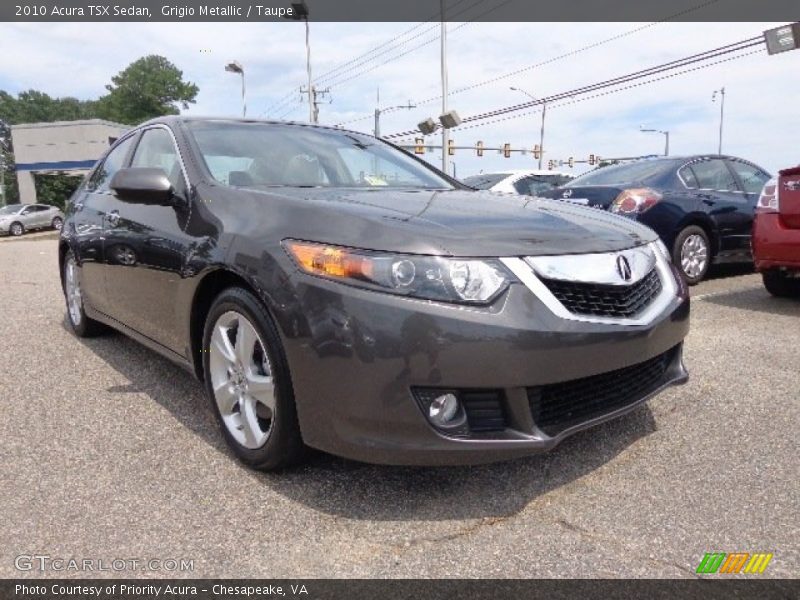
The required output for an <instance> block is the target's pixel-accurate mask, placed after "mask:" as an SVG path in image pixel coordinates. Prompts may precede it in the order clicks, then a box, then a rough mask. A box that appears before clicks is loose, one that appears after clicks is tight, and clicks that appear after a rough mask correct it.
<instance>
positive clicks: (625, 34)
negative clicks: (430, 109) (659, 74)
mask: <svg viewBox="0 0 800 600" xmlns="http://www.w3.org/2000/svg"><path fill="white" fill-rule="evenodd" d="M717 2H719V0H708V1H707V2H703V3H702V4H698V5H696V6H694V7H691V8H688V9H685V10H683V11H680V12H677V13H675V14H672V15H669V16H668V17H666V18H664V19H662V20H661V21H654V22H653V23H648V24H646V25H642V26H640V27H636V28H634V29H630V30H628V31H625V32H623V33H620V34H617V35H615V36H612V37H610V38H606V39H604V40H600V41H598V42H594V43H592V44H589V45H587V46H583V47H581V48H577V49H575V50H572V51H570V52H566V53H564V54H560V55H558V56H554V57H551V58H549V59H547V60H543V61H541V62H538V63H535V64H532V65H528V66H527V67H522V68H520V69H517V70H515V71H511V72H509V73H506V74H504V75H499V76H497V77H493V78H491V79H486V80H483V81H479V82H476V83H473V84H470V85H467V86H464V87H461V88H456V89H455V90H452V91H450V92H449V93H448V96H452V95H454V94H460V93H462V92H466V91H469V90H472V89H475V88H478V87H483V86H485V85H489V84H491V83H495V82H497V81H501V80H503V79H507V78H509V77H513V76H515V75H519V74H520V73H523V72H526V71H530V70H532V69H536V68H539V67H541V66H545V65H548V64H551V63H553V62H556V61H559V60H563V59H565V58H569V57H571V56H575V55H576V54H580V53H581V52H586V51H588V50H592V49H594V48H598V47H600V46H603V45H605V44H608V43H610V42H613V41H616V40H619V39H622V38H625V37H628V36H630V35H633V34H635V33H639V32H641V31H644V30H646V29H649V28H651V27H655V26H657V25H661V24H662V23H665V22H667V21H670V20H673V19H675V18H677V17H680V16H683V15H685V14H687V13H690V12H694V11H696V10H700V9H702V8H705V7H707V6H709V5H711V4H716V3H717ZM504 4H505V3H504ZM499 6H502V4H501V5H498V6H497V7H495V8H499ZM491 10H494V9H491ZM484 14H485V13H484ZM481 16H483V14H482V15H479V16H478V17H476V19H477V18H480V17H481ZM474 20H475V19H473V21H474ZM457 29H458V28H457ZM436 39H438V36H437V37H436V38H433V39H431V40H428V41H426V42H425V43H424V44H422V45H427V44H429V43H432V42H434V41H435V40H436ZM420 47H421V46H420ZM406 54H407V53H406ZM384 64H385V63H384ZM441 98H442V97H441V95H440V96H433V97H431V98H426V99H424V100H419V101H416V102H415V104H416V105H417V106H422V105H425V104H430V103H432V102H436V101H437V100H441ZM369 118H371V115H368V114H366V115H364V117H363V118H362V117H358V118H357V119H352V120H351V121H347V123H355V122H358V121H360V120H366V119H369ZM340 124H341V125H344V124H345V123H340Z"/></svg>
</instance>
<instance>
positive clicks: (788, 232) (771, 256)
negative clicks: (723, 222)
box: [753, 166, 800, 297]
mask: <svg viewBox="0 0 800 600" xmlns="http://www.w3.org/2000/svg"><path fill="white" fill-rule="evenodd" d="M753 257H754V259H755V265H756V270H758V271H760V272H761V276H762V277H763V279H764V287H766V288H767V291H768V292H769V293H770V294H772V295H774V296H794V297H798V296H800V166H797V167H794V168H791V169H785V170H783V171H780V173H779V174H778V177H777V178H776V179H770V180H769V181H768V182H767V184H766V185H765V186H764V190H763V191H762V192H761V197H760V198H759V199H758V205H757V206H756V217H755V222H754V224H753Z"/></svg>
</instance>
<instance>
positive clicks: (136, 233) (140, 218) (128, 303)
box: [105, 125, 191, 353]
mask: <svg viewBox="0 0 800 600" xmlns="http://www.w3.org/2000/svg"><path fill="white" fill-rule="evenodd" d="M131 167H155V168H160V169H163V170H164V172H165V173H166V174H167V176H168V177H169V180H170V182H171V183H172V187H173V189H174V193H175V194H176V195H178V196H181V197H182V198H184V199H186V198H188V186H187V181H186V178H185V174H184V170H183V167H182V163H181V160H180V155H179V153H178V149H177V147H176V145H175V141H174V138H173V136H172V133H171V132H170V130H169V129H167V128H166V127H165V126H162V125H158V126H154V127H151V128H149V129H145V130H144V132H143V133H142V136H141V138H140V140H139V143H138V144H137V146H136V149H135V150H134V154H133V158H132V159H131ZM111 212H112V213H113V218H112V220H109V221H108V224H107V225H106V231H105V237H106V241H105V257H106V285H107V286H108V289H109V293H110V296H111V298H112V300H113V303H114V308H113V310H114V313H113V314H112V316H113V317H114V318H115V319H117V320H119V321H121V322H123V323H124V324H126V325H127V326H128V327H131V328H132V329H135V330H136V331H138V332H139V333H141V334H142V335H145V336H147V337H148V338H150V339H152V340H154V341H156V342H158V343H160V344H161V345H163V346H166V347H167V348H169V349H171V350H174V351H176V352H179V353H182V352H183V344H182V341H181V337H180V335H179V331H180V327H179V326H181V325H183V321H182V320H181V318H182V317H181V316H180V315H177V314H176V311H175V299H176V295H177V292H178V288H179V286H180V281H181V278H182V276H183V265H184V261H185V257H186V254H187V247H188V246H189V244H190V242H191V238H190V236H189V235H187V234H186V233H184V230H185V228H186V222H187V219H188V216H189V210H188V209H187V208H186V205H185V204H181V203H168V204H167V205H158V204H151V203H147V202H142V201H141V200H136V199H133V198H129V197H125V196H124V195H123V194H115V195H114V196H113V207H112V211H111Z"/></svg>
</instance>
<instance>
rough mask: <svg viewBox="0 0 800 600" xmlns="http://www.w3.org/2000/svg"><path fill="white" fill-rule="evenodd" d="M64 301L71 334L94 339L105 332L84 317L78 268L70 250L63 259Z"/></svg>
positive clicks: (101, 327)
mask: <svg viewBox="0 0 800 600" xmlns="http://www.w3.org/2000/svg"><path fill="white" fill-rule="evenodd" d="M63 281H64V299H65V300H66V303H67V323H69V326H70V329H72V332H73V333H74V334H75V335H76V336H78V337H81V338H85V337H95V336H97V335H100V334H101V333H103V332H104V331H105V329H106V328H105V326H104V325H103V324H102V323H99V322H97V321H95V320H94V319H90V318H89V317H87V316H86V311H85V310H84V307H83V291H82V289H81V278H80V267H78V261H76V260H75V255H74V254H73V253H72V250H70V251H69V252H67V254H66V256H65V257H64V274H63Z"/></svg>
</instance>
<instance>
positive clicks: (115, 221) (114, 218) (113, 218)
mask: <svg viewBox="0 0 800 600" xmlns="http://www.w3.org/2000/svg"><path fill="white" fill-rule="evenodd" d="M106 219H108V222H109V223H110V224H111V225H112V226H113V227H116V226H117V225H119V211H118V210H112V211H111V212H110V213H108V214H107V215H106Z"/></svg>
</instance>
